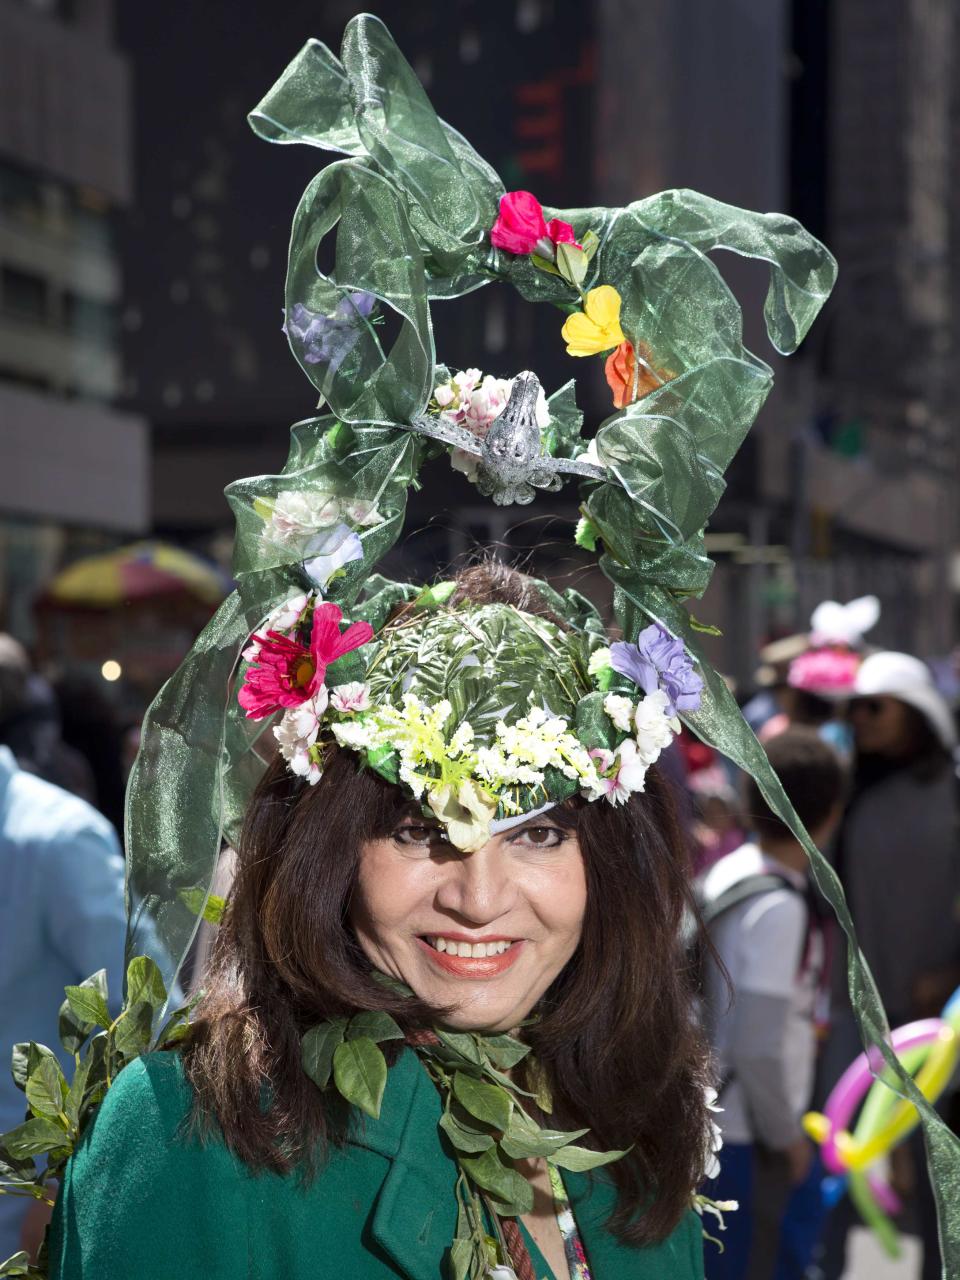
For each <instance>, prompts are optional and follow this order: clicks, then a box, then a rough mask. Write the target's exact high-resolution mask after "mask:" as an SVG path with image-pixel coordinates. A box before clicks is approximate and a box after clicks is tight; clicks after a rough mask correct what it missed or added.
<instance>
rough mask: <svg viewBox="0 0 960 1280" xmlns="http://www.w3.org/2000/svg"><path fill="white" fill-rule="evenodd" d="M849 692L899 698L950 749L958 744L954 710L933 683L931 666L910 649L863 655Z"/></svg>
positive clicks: (855, 696)
mask: <svg viewBox="0 0 960 1280" xmlns="http://www.w3.org/2000/svg"><path fill="white" fill-rule="evenodd" d="M850 696H851V697H853V698H870V697H888V698H899V700H900V701H901V702H905V703H906V704H907V705H908V706H910V707H915V708H916V709H917V711H919V712H920V714H921V715H922V716H923V717H924V719H925V720H926V722H927V723H928V724H929V725H930V727H931V728H932V729H933V731H934V732H935V733H936V735H937V737H938V738H939V739H940V741H941V743H942V744H943V746H944V747H945V748H946V749H947V750H948V751H952V750H953V749H954V747H956V745H957V729H956V725H955V724H954V719H953V714H952V713H951V711H950V708H949V706H948V705H947V702H946V699H945V698H944V697H943V695H942V694H941V693H940V691H939V690H938V689H937V686H936V685H935V684H934V683H933V676H932V675H931V674H930V668H929V667H928V666H927V665H926V663H924V662H921V661H920V659H919V658H914V657H912V656H911V655H910V654H909V653H893V652H891V651H881V652H880V653H871V654H870V655H869V656H868V657H866V658H864V660H863V662H862V663H861V664H860V669H859V671H858V672H857V674H856V677H855V679H854V683H853V689H852V691H851V694H850Z"/></svg>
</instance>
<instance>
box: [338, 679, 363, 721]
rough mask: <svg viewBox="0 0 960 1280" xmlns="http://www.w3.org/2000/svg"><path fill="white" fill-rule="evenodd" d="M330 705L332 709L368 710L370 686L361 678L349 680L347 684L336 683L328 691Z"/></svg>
mask: <svg viewBox="0 0 960 1280" xmlns="http://www.w3.org/2000/svg"><path fill="white" fill-rule="evenodd" d="M330 705H331V707H333V709H334V711H341V712H344V713H346V712H351V711H369V709H370V686H369V685H368V684H364V683H363V681H362V680H350V681H349V682H348V683H347V684H338V685H335V686H334V688H333V689H332V690H331V691H330Z"/></svg>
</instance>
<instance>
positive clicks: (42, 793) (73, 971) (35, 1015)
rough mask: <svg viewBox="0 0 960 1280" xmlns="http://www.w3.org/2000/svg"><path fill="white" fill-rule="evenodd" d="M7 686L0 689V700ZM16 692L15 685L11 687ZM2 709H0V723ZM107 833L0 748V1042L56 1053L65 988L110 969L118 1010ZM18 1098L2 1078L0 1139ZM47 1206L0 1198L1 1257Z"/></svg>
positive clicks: (114, 884) (121, 914)
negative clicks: (46, 1048)
mask: <svg viewBox="0 0 960 1280" xmlns="http://www.w3.org/2000/svg"><path fill="white" fill-rule="evenodd" d="M9 687H10V684H9V683H2V682H0V698H2V697H3V696H4V694H5V691H6V690H7V689H8V688H9ZM13 687H14V688H16V686H15V685H14V686H13ZM3 719H4V706H3V703H2V702H0V722H2V721H3ZM123 872H124V865H123V858H122V857H121V854H120V846H119V842H118V840H117V836H116V833H115V832H114V829H113V827H112V826H111V824H110V823H109V822H108V821H107V819H106V818H105V817H103V815H102V814H100V813H98V812H97V811H96V809H94V808H93V807H92V806H91V805H89V804H88V803H86V801H84V800H81V799H79V798H78V797H77V796H74V795H71V794H70V793H69V792H67V791H64V790H63V789H62V788H60V787H56V786H54V785H52V784H51V783H49V782H46V781H44V780H43V779H42V778H39V777H37V776H35V775H34V774H32V773H29V772H27V770H25V769H22V768H20V766H19V765H18V763H17V760H16V758H15V756H14V754H13V752H12V751H11V750H10V748H9V747H7V746H0V877H2V880H3V885H4V893H3V895H2V896H0V1044H3V1045H5V1046H8V1045H12V1044H15V1043H18V1042H22V1041H27V1040H36V1041H37V1042H39V1043H41V1044H46V1045H48V1046H49V1047H50V1048H51V1049H53V1050H55V1051H57V1050H59V1055H58V1056H59V1057H60V1058H61V1060H62V1062H63V1065H64V1066H65V1067H66V1066H67V1065H68V1060H69V1055H68V1054H66V1053H65V1052H64V1051H63V1050H62V1049H61V1048H60V1040H59V1036H58V1032H57V1010H58V1008H59V1006H60V1003H61V1001H62V1000H63V988H64V987H65V986H66V985H67V984H70V983H79V982H82V981H83V980H84V979H85V978H87V977H89V976H90V975H91V974H92V973H95V972H96V971H97V970H98V969H102V968H106V970H107V977H108V982H109V985H110V993H111V1002H112V1006H113V1008H112V1012H113V1013H114V1014H116V1013H117V1012H118V1011H119V1008H120V995H121V981H122V974H123V948H124V937H125V933H126V914H125V910H124V898H123ZM24 1105H25V1104H24V1098H23V1094H22V1093H21V1092H20V1090H19V1089H17V1087H16V1086H15V1085H14V1083H13V1081H12V1080H11V1078H10V1075H9V1073H8V1072H6V1071H5V1072H3V1074H2V1076H0V1132H6V1131H7V1130H9V1129H12V1128H13V1127H14V1126H15V1125H17V1124H19V1123H20V1122H21V1121H22V1120H23V1114H24ZM43 1216H44V1207H43V1206H39V1205H38V1204H37V1202H34V1201H30V1200H26V1199H22V1198H19V1197H13V1196H8V1195H5V1196H0V1259H3V1258H7V1257H9V1256H10V1255H11V1254H13V1253H16V1252H17V1250H18V1249H19V1248H20V1247H21V1232H22V1231H24V1232H25V1233H26V1234H25V1237H24V1242H25V1243H27V1237H29V1239H30V1240H39V1237H40V1234H41V1233H42V1227H43V1222H42V1220H41V1219H42V1218H43Z"/></svg>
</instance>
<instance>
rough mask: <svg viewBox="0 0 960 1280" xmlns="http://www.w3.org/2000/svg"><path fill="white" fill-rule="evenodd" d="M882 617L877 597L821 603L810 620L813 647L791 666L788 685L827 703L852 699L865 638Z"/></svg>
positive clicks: (799, 655)
mask: <svg viewBox="0 0 960 1280" xmlns="http://www.w3.org/2000/svg"><path fill="white" fill-rule="evenodd" d="M879 618H880V601H879V600H878V599H877V597H876V596H858V597H857V599H856V600H849V601H848V602H847V603H846V604H840V603H839V602H838V601H836V600H824V601H822V602H821V603H820V604H818V605H817V607H816V609H814V611H813V614H812V615H811V617H810V647H809V648H808V649H806V650H805V651H804V652H803V653H801V654H798V655H797V657H795V658H794V659H793V661H792V662H791V663H790V669H789V671H788V672H787V683H788V684H789V685H790V686H791V687H792V688H794V689H800V690H802V691H803V692H804V693H812V694H815V695H816V696H817V697H819V698H824V699H827V700H831V699H840V698H847V697H849V696H850V694H851V693H852V691H853V686H854V681H855V680H856V677H857V671H858V670H859V667H860V664H861V663H862V662H863V647H864V646H863V637H864V636H865V635H866V633H867V632H868V631H869V630H870V629H871V628H872V627H875V626H876V625H877V622H878V621H879Z"/></svg>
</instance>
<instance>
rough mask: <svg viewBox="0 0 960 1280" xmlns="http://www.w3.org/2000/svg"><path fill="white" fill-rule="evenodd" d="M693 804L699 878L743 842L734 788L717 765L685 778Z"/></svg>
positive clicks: (713, 764)
mask: <svg viewBox="0 0 960 1280" xmlns="http://www.w3.org/2000/svg"><path fill="white" fill-rule="evenodd" d="M687 786H688V788H689V791H690V795H691V797H692V803H693V813H694V821H693V869H694V872H695V873H696V874H698V875H700V874H702V873H703V872H705V871H707V870H708V869H709V868H710V867H712V866H713V864H714V863H715V862H719V860H720V859H721V858H723V857H725V856H726V855H727V854H728V853H733V851H734V850H735V849H739V848H740V846H741V845H742V844H743V842H744V841H745V840H746V832H745V831H744V829H743V818H742V815H741V812H740V809H741V805H740V801H739V798H738V796H737V788H736V787H735V786H734V784H733V783H732V782H731V781H730V777H729V774H728V773H727V771H726V769H724V768H723V767H722V765H720V763H719V762H717V761H714V762H713V763H712V764H709V765H707V766H706V767H705V768H702V769H695V770H694V771H693V772H692V773H691V774H690V775H689V777H688V779H687Z"/></svg>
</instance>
